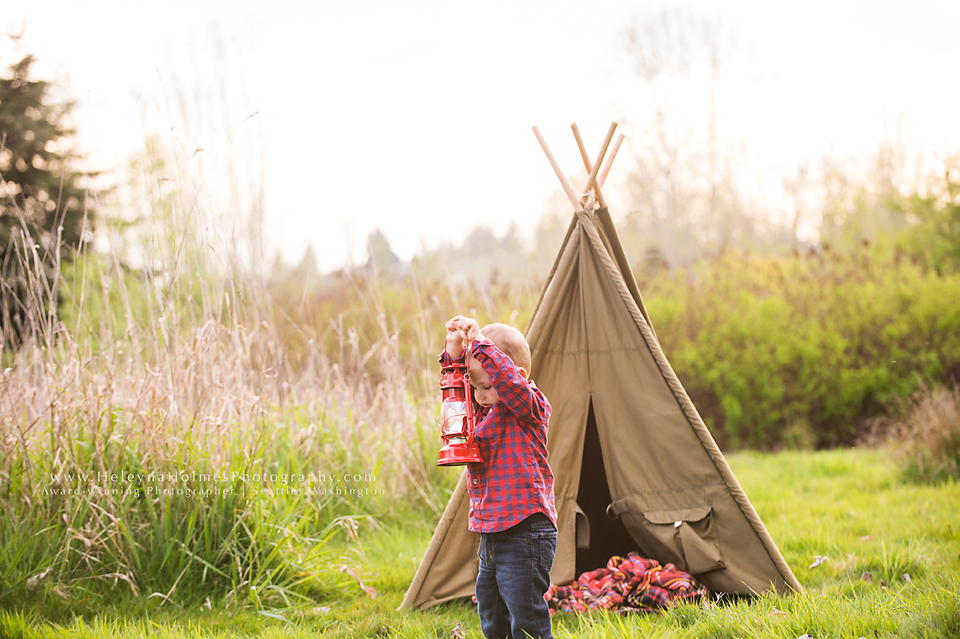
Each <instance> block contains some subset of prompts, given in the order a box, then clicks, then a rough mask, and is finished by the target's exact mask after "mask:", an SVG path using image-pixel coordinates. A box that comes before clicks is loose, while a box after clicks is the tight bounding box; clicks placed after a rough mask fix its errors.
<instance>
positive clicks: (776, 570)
mask: <svg viewBox="0 0 960 639" xmlns="http://www.w3.org/2000/svg"><path fill="white" fill-rule="evenodd" d="M526 337H527V341H528V342H529V343H530V349H531V354H532V357H533V361H532V366H531V378H532V379H533V380H534V381H535V382H536V383H537V386H539V387H540V389H541V390H543V392H544V393H545V394H546V396H547V398H548V399H549V400H550V402H551V404H552V405H553V415H552V417H551V421H550V431H549V436H548V442H547V447H548V450H549V453H550V466H551V468H552V469H553V472H554V475H555V486H554V489H555V498H556V504H557V515H558V522H557V523H558V528H559V536H558V542H557V555H556V559H555V561H554V566H553V571H552V572H551V580H552V581H553V582H554V583H565V582H568V581H571V580H573V579H575V578H576V576H577V574H578V572H580V571H582V570H584V569H592V568H597V567H599V566H600V565H602V561H605V558H607V557H609V556H611V555H614V554H625V553H626V552H628V551H629V550H636V551H638V552H639V553H640V554H641V555H643V556H645V557H652V558H654V559H657V560H659V561H660V562H662V563H667V562H672V563H674V564H676V565H677V566H678V567H679V568H680V569H681V570H686V571H688V572H691V573H692V574H694V575H695V576H696V577H697V579H699V580H700V581H701V582H702V583H703V584H704V585H705V586H707V587H708V588H709V589H710V590H711V591H713V592H715V593H716V592H724V593H735V594H742V595H749V594H754V593H760V592H763V591H766V590H769V589H774V590H776V591H777V592H787V591H789V590H796V591H800V590H801V586H800V584H799V582H797V580H796V578H795V577H794V576H793V573H792V572H791V570H790V567H789V566H788V565H787V563H786V562H785V561H784V559H783V557H782V555H781V554H780V551H779V550H778V549H777V547H776V544H774V542H773V539H772V538H771V537H770V535H769V534H768V533H767V531H766V528H765V527H764V525H763V522H762V521H761V520H760V517H759V516H758V515H757V513H756V511H755V510H754V508H753V506H752V505H751V504H750V501H749V500H748V499H747V496H746V494H745V493H744V492H743V490H742V489H741V487H740V485H739V483H738V482H737V480H736V477H734V475H733V473H732V472H731V470H730V467H729V466H728V465H727V462H726V460H725V459H724V458H723V454H722V453H721V452H720V450H719V448H718V447H717V445H716V443H715V441H714V439H713V437H712V436H711V435H710V432H709V431H708V430H707V428H706V426H705V425H704V423H703V420H702V419H701V418H700V415H699V414H698V413H697V410H696V408H695V407H694V406H693V403H692V402H691V401H690V398H689V397H688V396H687V394H686V391H684V389H683V386H682V385H681V384H680V381H679V380H678V379H677V377H676V375H675V374H674V372H673V369H672V368H671V367H670V364H669V363H668V362H667V359H666V357H664V355H663V353H662V351H661V350H660V345H659V342H658V341H657V338H656V334H655V333H654V331H653V328H652V326H651V325H650V321H649V318H648V317H647V313H646V309H645V308H644V306H643V300H642V299H641V297H640V291H639V289H638V287H637V286H636V280H635V279H634V277H633V273H632V272H631V270H630V268H629V265H628V263H627V260H626V257H625V256H624V254H623V249H622V248H621V246H620V242H619V239H618V237H617V234H616V230H615V229H614V227H613V224H612V222H611V220H610V216H609V213H608V212H607V210H606V209H600V210H599V211H596V212H592V213H588V212H585V211H579V212H577V214H576V216H575V218H574V220H573V222H572V223H571V226H570V230H569V231H568V233H567V237H566V239H565V240H564V243H563V245H562V247H561V249H560V252H559V254H558V256H557V259H556V262H555V263H554V267H553V269H552V271H551V273H550V275H549V276H548V279H547V283H546V285H545V287H544V290H543V292H542V294H541V298H540V301H539V303H538V305H537V309H536V310H535V312H534V316H533V318H532V319H531V322H530V326H529V327H528V329H527V332H526ZM578 506H579V508H578ZM467 507H468V500H467V499H466V475H465V474H464V475H463V476H461V478H460V482H459V483H458V484H457V488H456V490H455V491H454V493H453V496H452V497H451V499H450V502H449V503H448V505H447V508H446V511H445V512H444V513H443V516H442V517H441V519H440V523H439V525H438V526H437V530H436V532H435V533H434V536H433V539H432V540H431V542H430V545H429V547H428V548H427V551H426V553H425V554H424V557H423V559H422V560H421V562H420V566H419V569H418V570H417V573H416V576H415V577H414V579H413V582H412V583H411V585H410V588H409V589H408V591H407V593H406V596H405V597H404V600H403V603H402V604H401V607H412V608H427V607H430V606H433V605H436V604H438V603H441V602H444V601H448V600H450V599H455V598H460V597H469V596H471V595H472V594H473V592H474V581H475V579H476V575H477V570H478V559H477V547H478V545H479V536H478V535H476V534H474V533H471V532H469V531H468V530H467ZM578 510H580V511H581V530H585V528H584V527H583V526H584V523H586V524H587V525H588V526H589V530H590V550H589V551H586V550H578V548H577V538H576V530H577V523H576V522H577V512H578ZM584 518H586V522H584ZM581 545H583V544H581ZM578 553H579V554H578ZM601 558H603V559H601ZM578 562H579V563H580V564H582V565H578ZM584 562H587V563H584ZM589 562H593V563H592V564H591V563H589Z"/></svg>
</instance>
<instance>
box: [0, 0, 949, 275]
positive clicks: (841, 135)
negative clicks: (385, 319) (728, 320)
mask: <svg viewBox="0 0 960 639" xmlns="http://www.w3.org/2000/svg"><path fill="white" fill-rule="evenodd" d="M6 4H7V6H6V7H5V8H4V10H3V11H0V28H4V29H9V28H10V27H14V28H16V27H19V25H20V24H21V22H22V23H23V24H24V25H25V27H26V35H25V41H26V42H25V45H24V49H23V50H24V51H30V52H34V53H36V55H37V57H38V70H40V71H41V72H43V73H44V74H46V75H48V76H49V77H57V78H61V79H65V80H67V81H68V82H69V85H70V87H71V91H72V94H73V95H74V96H76V97H77V99H78V101H79V105H80V110H79V112H78V124H79V126H80V127H81V133H82V146H83V148H85V149H86V150H87V151H88V153H90V155H91V157H92V158H93V159H94V161H95V162H97V163H100V164H101V166H98V167H97V168H101V169H103V168H109V165H119V164H121V163H122V162H123V161H124V159H125V158H127V157H129V156H130V154H131V153H134V152H136V151H138V150H139V149H141V148H142V146H143V140H144V137H145V136H146V135H147V134H148V133H158V134H159V135H160V136H161V139H169V138H170V136H171V134H170V132H169V125H167V127H166V130H165V129H164V125H163V123H164V122H167V121H169V120H175V119H176V116H174V115H171V114H172V113H182V112H187V113H193V114H194V115H193V116H188V117H193V118H194V121H193V122H188V123H187V125H186V126H184V127H182V128H180V129H179V130H178V131H177V133H176V138H177V139H176V141H175V143H176V144H178V145H180V146H181V147H182V149H183V150H184V151H185V152H186V153H187V157H188V158H189V154H190V153H192V152H193V151H194V150H195V149H197V148H202V149H204V153H206V154H207V158H208V161H210V162H214V163H215V164H219V165H220V166H223V165H225V164H228V163H229V162H228V161H227V160H224V159H222V153H221V152H222V151H223V150H224V149H227V148H228V147H227V146H226V145H225V140H226V137H227V135H228V134H231V133H230V132H231V131H232V132H233V133H232V134H231V135H232V136H233V137H232V138H231V140H232V141H233V144H234V147H229V148H237V147H238V146H239V147H241V148H245V149H246V150H247V152H251V153H253V154H254V155H256V154H258V153H260V151H259V149H260V148H261V146H260V145H261V144H262V148H263V149H265V151H264V152H263V156H262V157H263V158H264V161H263V165H262V168H260V165H256V166H257V168H256V169H255V172H256V173H257V175H256V179H260V178H261V177H262V180H263V183H264V185H265V192H266V209H267V211H266V216H267V217H266V223H265V234H266V238H267V240H268V241H269V242H270V245H271V246H272V247H274V248H273V249H272V250H271V252H273V251H275V250H281V249H282V251H283V254H284V256H285V257H286V259H287V261H288V262H289V261H296V260H298V259H299V256H300V255H302V254H303V251H304V250H305V248H306V246H307V245H308V244H313V246H314V247H315V250H316V253H317V256H318V261H319V266H320V268H321V269H322V270H330V269H333V268H335V267H337V266H340V265H342V264H343V263H344V262H345V261H346V260H347V259H352V260H353V261H354V262H357V261H361V260H362V259H364V257H365V256H364V254H363V246H364V243H365V238H366V236H367V234H368V233H369V232H370V231H371V230H372V229H374V228H380V229H381V230H382V231H383V232H384V233H385V234H386V236H387V238H388V239H389V240H390V242H391V244H392V246H393V248H394V250H395V252H397V253H398V254H399V255H400V256H401V257H403V258H409V257H411V256H412V255H413V254H414V253H415V252H416V251H418V250H419V249H420V247H421V246H423V245H427V246H433V245H435V244H436V243H437V242H438V241H440V240H441V239H444V238H446V239H459V238H461V237H463V236H464V235H465V234H466V232H467V231H468V230H469V229H471V228H472V227H474V226H475V225H477V224H479V223H486V224H488V225H490V226H492V227H493V228H494V229H495V230H497V231H500V230H502V229H503V228H505V227H506V225H507V224H508V223H509V222H510V221H516V222H517V223H518V224H519V225H520V227H521V228H525V227H526V228H529V227H530V226H531V225H532V224H533V223H535V222H536V221H537V220H538V219H539V217H540V216H541V215H542V214H543V212H544V206H545V201H546V199H547V198H548V197H549V196H550V195H551V193H552V192H553V190H554V189H555V188H556V185H557V182H556V178H555V177H554V175H553V173H552V171H551V169H550V167H549V165H548V164H547V162H546V160H545V159H544V156H543V154H542V153H541V151H540V148H539V146H538V145H537V143H536V139H535V138H534V136H533V134H532V132H531V127H532V126H533V125H538V126H539V128H540V130H541V131H542V132H543V133H544V135H545V136H546V138H547V141H548V143H550V145H551V147H552V148H553V150H554V152H555V153H556V155H557V157H558V159H559V161H560V163H561V165H562V166H563V167H564V168H565V169H567V170H568V172H570V173H573V171H574V170H575V169H576V168H577V166H578V164H579V162H580V160H579V155H578V154H577V153H576V148H575V146H574V144H573V139H572V136H571V135H570V130H569V124H570V122H573V121H576V122H577V123H578V124H579V126H580V129H581V131H582V133H583V135H584V139H585V142H586V144H587V147H588V149H589V150H590V152H591V154H592V153H594V152H595V151H596V149H597V147H598V146H599V144H600V141H601V140H602V138H603V135H604V133H605V132H606V129H607V127H608V126H609V124H610V122H611V120H614V119H619V120H622V119H624V118H627V119H629V117H630V113H631V112H636V113H639V112H641V111H642V109H643V107H644V105H642V104H637V103H635V101H636V100H638V97H637V96H638V93H637V91H636V83H637V81H636V79H634V78H632V77H631V69H630V65H629V62H628V60H627V59H626V58H625V56H624V55H623V54H622V52H620V51H619V50H618V47H617V42H618V39H619V37H620V34H621V33H622V31H623V30H624V29H625V28H626V27H628V26H630V25H631V24H633V23H634V21H635V20H636V19H638V17H642V16H650V15H653V14H656V13H657V12H659V11H660V10H661V9H662V8H663V7H664V6H677V5H665V4H663V3H660V2H657V3H653V2H641V1H636V0H634V1H626V0H608V1H604V2H586V1H583V0H578V1H570V0H568V1H563V0H553V1H549V2H547V1H539V0H538V1H529V2H522V1H519V0H511V1H500V0H488V1H487V2H484V3H465V2H441V1H424V0H419V1H411V0H405V1H403V2H397V1H377V2H363V1H357V2H327V1H319V2H312V3H308V2H288V1H286V0H280V1H274V2H268V3H263V2H257V3H253V2H245V1H242V0H241V1H235V2H229V3H227V2H205V1H203V0H193V1H191V2H178V1H170V2H164V3H156V2H151V3H146V2H130V1H129V0H128V1H124V2H108V1H106V0H85V1H84V2H76V1H75V0H74V1H71V2H53V1H49V0H31V2H29V3H23V2H21V3H16V5H17V6H15V7H14V6H12V5H14V3H13V2H12V0H8V1H7V2H6ZM682 6H683V7H686V8H689V9H690V10H691V11H692V12H693V14H695V15H698V16H703V17H709V18H713V19H715V20H718V21H719V22H720V23H721V25H722V27H723V29H724V30H725V31H726V32H727V33H729V34H730V35H731V36H732V37H733V38H734V40H735V54H734V55H732V56H731V58H730V61H729V63H728V65H727V67H726V68H725V69H724V74H725V77H726V78H727V79H728V83H727V84H726V85H725V86H726V92H725V94H724V95H723V96H722V98H723V106H724V108H725V109H726V110H725V111H723V112H722V114H721V115H722V116H723V118H724V120H723V122H722V124H724V125H725V126H726V129H725V130H727V131H730V132H732V133H731V135H732V136H734V137H735V138H737V139H742V140H744V141H745V142H746V144H747V145H748V146H749V148H750V150H751V158H753V161H755V162H758V163H760V164H765V165H766V168H767V169H771V168H772V169H773V170H774V171H781V170H782V171H787V172H789V170H790V167H791V166H792V164H793V163H796V162H798V161H811V160H816V159H817V158H819V157H821V156H823V155H825V154H829V153H833V154H841V155H842V154H847V153H866V152H869V151H871V150H873V149H875V148H876V145H877V142H878V141H879V139H880V138H881V136H882V135H883V134H884V127H885V126H886V127H888V128H889V126H890V125H891V124H892V123H894V122H896V121H897V118H899V117H901V116H902V122H903V123H904V127H905V130H906V133H907V134H908V136H909V137H910V139H911V141H912V142H913V143H914V144H920V145H922V146H923V148H924V150H925V151H926V152H928V153H936V154H940V155H944V154H947V153H956V152H957V151H960V122H958V118H957V116H956V105H957V104H960V99H958V98H960V83H957V82H956V79H955V78H956V73H957V70H958V69H957V66H958V60H960V38H957V37H956V31H955V30H956V25H958V24H960V2H955V1H953V0H949V1H948V0H943V1H933V0H915V1H914V2H910V3H904V2H880V1H876V0H873V1H867V0H858V1H856V2H842V1H840V0H831V1H829V2H825V1H819V0H808V1H806V2H802V3H782V2H769V0H766V1H759V0H757V1H753V0H726V1H725V2H707V1H697V2H689V3H684V4H683V5H682ZM217 43H219V44H217ZM218 47H219V51H220V52H219V53H218ZM0 53H4V50H3V49H0ZM2 61H3V62H6V63H8V64H9V63H10V62H12V61H13V60H12V59H9V58H7V57H4V58H2ZM738 87H739V88H738ZM201 94H202V95H204V96H206V97H204V98H198V97H196V96H198V95H201ZM211 96H212V97H211ZM217 96H226V97H220V98H219V99H220V100H221V101H225V102H227V104H226V106H224V105H217V104H214V103H215V102H216V101H217V99H218V97H217ZM181 102H186V103H188V104H187V106H186V107H185V108H181V107H179V106H178V104H179V103H181ZM191 102H192V104H191ZM254 112H257V115H256V116H254V117H253V118H251V119H250V120H247V121H246V122H245V121H244V120H245V118H247V116H249V115H250V114H252V113H254ZM198 114H200V115H198ZM210 123H212V124H210ZM208 125H209V126H208ZM165 136H166V137H165ZM248 138H249V139H251V140H253V141H252V142H247V143H245V142H243V141H244V140H247V139H248ZM640 143H642V141H641V140H633V139H631V138H628V139H627V141H626V142H625V143H624V147H623V149H624V150H623V151H621V153H625V154H629V153H630V145H631V144H640ZM251 149H252V150H251ZM218 154H220V156H218ZM103 164H105V165H108V166H102V165H103ZM619 164H620V162H619V161H618V165H619ZM614 170H615V171H616V166H615V168H614ZM238 175H243V176H244V177H241V178H238V179H240V180H242V181H246V180H247V179H248V178H246V177H245V175H246V173H244V172H243V170H239V172H238ZM250 179H252V178H250ZM611 179H613V178H611ZM237 188H238V189H242V185H238V186H237ZM613 199H615V197H611V196H610V195H608V200H613Z"/></svg>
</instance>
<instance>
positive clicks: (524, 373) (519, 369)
mask: <svg viewBox="0 0 960 639" xmlns="http://www.w3.org/2000/svg"><path fill="white" fill-rule="evenodd" d="M517 370H518V371H520V374H521V375H523V378H524V379H527V369H525V368H524V367H523V366H517Z"/></svg>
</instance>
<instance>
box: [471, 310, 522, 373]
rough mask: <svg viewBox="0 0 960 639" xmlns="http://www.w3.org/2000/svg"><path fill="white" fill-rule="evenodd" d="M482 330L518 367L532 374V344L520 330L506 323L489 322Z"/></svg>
mask: <svg viewBox="0 0 960 639" xmlns="http://www.w3.org/2000/svg"><path fill="white" fill-rule="evenodd" d="M480 332H481V333H483V336H484V337H486V338H487V339H488V340H490V341H491V342H493V343H494V344H496V345H497V348H499V349H500V350H501V351H503V353H504V354H505V355H506V356H507V357H509V358H510V359H511V360H513V363H514V364H516V365H517V368H522V369H523V370H524V371H526V373H527V374H528V375H529V374H530V345H529V344H527V340H526V338H525V337H524V336H523V333H521V332H520V331H519V330H517V329H515V328H514V327H512V326H507V325H506V324H499V323H496V324H487V325H486V326H484V327H483V328H482V329H480Z"/></svg>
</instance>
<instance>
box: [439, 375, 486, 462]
mask: <svg viewBox="0 0 960 639" xmlns="http://www.w3.org/2000/svg"><path fill="white" fill-rule="evenodd" d="M441 370H442V375H441V377H440V390H441V391H442V393H443V403H441V404H440V438H441V439H442V440H443V447H442V448H441V449H440V459H439V460H437V466H463V465H465V464H476V463H480V462H482V461H483V460H482V459H480V449H479V448H478V447H477V445H476V444H474V443H473V435H474V432H475V428H476V425H475V424H474V419H473V392H472V390H473V389H471V388H470V379H469V377H467V365H466V364H465V363H462V362H461V363H457V364H450V365H449V366H444V367H443V368H442V369H441Z"/></svg>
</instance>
